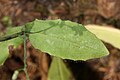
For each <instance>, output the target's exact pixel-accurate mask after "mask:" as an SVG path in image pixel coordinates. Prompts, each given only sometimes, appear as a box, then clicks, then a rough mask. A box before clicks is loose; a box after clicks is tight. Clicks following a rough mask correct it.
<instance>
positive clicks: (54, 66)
mask: <svg viewBox="0 0 120 80" xmlns="http://www.w3.org/2000/svg"><path fill="white" fill-rule="evenodd" d="M48 80H72V75H71V72H70V71H69V69H68V68H67V67H66V65H65V63H64V62H63V61H62V59H60V58H56V57H54V58H53V61H52V63H51V66H50V69H49V72H48Z"/></svg>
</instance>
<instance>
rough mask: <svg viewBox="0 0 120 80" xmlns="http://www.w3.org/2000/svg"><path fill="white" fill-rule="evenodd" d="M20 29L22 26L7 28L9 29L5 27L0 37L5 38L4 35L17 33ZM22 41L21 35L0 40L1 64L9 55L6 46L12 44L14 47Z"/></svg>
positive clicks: (8, 35)
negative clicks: (3, 33)
mask: <svg viewBox="0 0 120 80" xmlns="http://www.w3.org/2000/svg"><path fill="white" fill-rule="evenodd" d="M21 29H22V27H15V28H9V29H7V32H6V34H5V35H4V36H0V39H1V38H5V37H10V36H11V35H14V34H16V33H19V32H20V31H21ZM17 35H18V34H17ZM22 42H23V38H22V37H17V38H13V39H10V40H6V41H2V42H0V65H2V64H3V63H4V62H5V60H6V59H7V58H8V56H9V49H8V47H9V46H10V45H13V46H14V48H16V47H17V46H19V45H20V44H21V43H22Z"/></svg>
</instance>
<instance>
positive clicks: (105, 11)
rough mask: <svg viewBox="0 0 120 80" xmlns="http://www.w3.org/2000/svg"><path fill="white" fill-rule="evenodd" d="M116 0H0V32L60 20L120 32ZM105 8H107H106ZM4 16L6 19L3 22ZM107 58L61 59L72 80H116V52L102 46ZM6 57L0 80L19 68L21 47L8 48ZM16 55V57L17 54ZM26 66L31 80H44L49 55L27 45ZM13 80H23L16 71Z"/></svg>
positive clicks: (7, 79)
mask: <svg viewBox="0 0 120 80" xmlns="http://www.w3.org/2000/svg"><path fill="white" fill-rule="evenodd" d="M119 3H120V1H119V0H0V31H3V30H4V29H5V28H7V27H9V26H11V25H12V26H18V25H22V24H24V23H26V22H29V21H33V20H34V19H36V18H37V19H58V18H60V19H63V20H71V21H74V22H78V23H82V24H99V25H109V26H112V27H115V28H118V29H120V6H119ZM106 6H108V7H106ZM5 17H9V19H7V20H6V21H5V20H3V19H4V18H5ZM105 45H106V46H107V48H108V50H109V51H110V55H108V56H105V57H103V58H100V59H92V60H88V61H85V62H83V61H76V62H74V61H71V60H64V61H65V63H66V64H67V65H68V67H69V68H70V69H71V71H72V73H73V75H74V77H75V80H120V69H119V66H120V60H119V59H120V54H119V53H120V50H119V49H117V48H115V47H113V46H112V45H110V44H107V43H105ZM9 49H10V56H9V58H8V59H7V60H6V62H5V64H4V65H3V66H1V67H0V80H11V77H12V74H13V73H14V71H15V70H17V69H20V68H23V66H24V64H23V45H20V46H19V47H18V48H17V49H13V46H10V47H9ZM19 53H20V54H19ZM27 55H28V59H27V64H28V68H27V70H28V73H29V76H30V79H31V80H47V74H48V69H49V66H50V63H51V59H52V58H51V56H50V55H48V54H47V53H43V52H41V51H38V50H36V49H34V48H33V46H32V45H31V44H30V42H28V43H27ZM17 80H26V79H25V73H24V72H22V71H21V72H20V73H19V75H18V78H17Z"/></svg>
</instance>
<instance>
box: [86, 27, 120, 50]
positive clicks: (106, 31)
mask: <svg viewBox="0 0 120 80" xmlns="http://www.w3.org/2000/svg"><path fill="white" fill-rule="evenodd" d="M86 28H87V29H88V30H89V31H91V32H92V33H94V34H95V35H96V36H97V37H98V38H100V39H101V40H103V41H105V42H107V43H110V44H112V45H113V46H114V47H117V48H119V49H120V45H119V44H120V30H118V29H115V28H110V27H103V26H99V25H86Z"/></svg>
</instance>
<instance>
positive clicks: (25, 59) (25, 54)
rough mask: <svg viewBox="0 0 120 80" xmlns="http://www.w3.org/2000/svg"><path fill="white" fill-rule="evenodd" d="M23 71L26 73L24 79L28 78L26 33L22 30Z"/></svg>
mask: <svg viewBox="0 0 120 80" xmlns="http://www.w3.org/2000/svg"><path fill="white" fill-rule="evenodd" d="M23 36H24V72H25V74H26V79H27V80H30V79H29V75H28V72H27V46H26V44H27V36H26V33H25V32H24V35H23Z"/></svg>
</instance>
